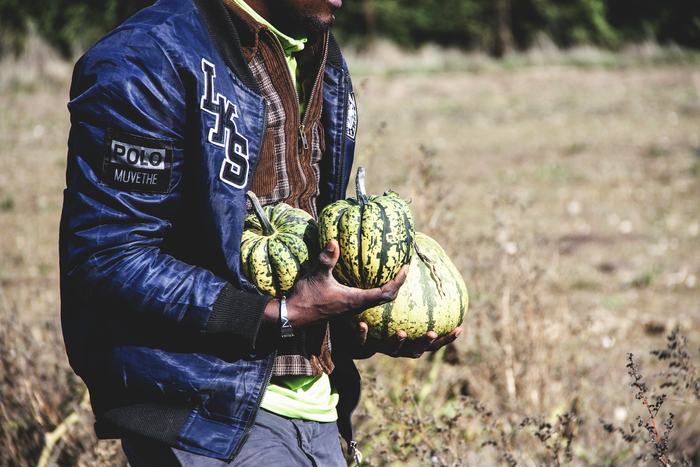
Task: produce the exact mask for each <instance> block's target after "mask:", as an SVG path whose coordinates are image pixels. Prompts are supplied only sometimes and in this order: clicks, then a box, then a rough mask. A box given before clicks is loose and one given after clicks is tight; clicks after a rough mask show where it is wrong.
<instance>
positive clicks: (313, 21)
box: [299, 16, 335, 38]
mask: <svg viewBox="0 0 700 467" xmlns="http://www.w3.org/2000/svg"><path fill="white" fill-rule="evenodd" d="M334 24H335V17H334V16H331V18H330V19H328V20H321V19H320V18H318V17H316V16H306V17H304V18H300V24H299V26H300V29H301V30H302V32H303V33H304V35H306V37H309V38H312V37H315V36H320V35H323V34H325V33H327V32H328V31H330V30H331V29H332V28H333V25H334Z"/></svg>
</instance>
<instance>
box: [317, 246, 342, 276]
mask: <svg viewBox="0 0 700 467" xmlns="http://www.w3.org/2000/svg"><path fill="white" fill-rule="evenodd" d="M338 258H340V248H339V247H338V242H337V241H336V240H331V241H330V242H328V245H326V247H325V248H324V249H323V251H321V254H319V255H318V262H319V264H320V268H321V270H322V271H324V272H326V273H330V272H331V271H333V268H334V267H335V264H336V263H337V262H338Z"/></svg>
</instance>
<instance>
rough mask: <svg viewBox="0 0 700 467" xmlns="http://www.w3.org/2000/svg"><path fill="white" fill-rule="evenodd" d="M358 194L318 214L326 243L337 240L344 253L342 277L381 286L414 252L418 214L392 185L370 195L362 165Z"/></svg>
mask: <svg viewBox="0 0 700 467" xmlns="http://www.w3.org/2000/svg"><path fill="white" fill-rule="evenodd" d="M355 189H356V194H357V197H355V198H348V199H345V200H339V201H336V202H334V203H332V204H330V205H328V206H326V207H325V208H324V209H323V211H321V214H320V216H319V221H318V225H319V240H320V246H321V248H324V247H325V246H326V245H327V244H328V242H329V241H331V240H337V241H338V245H339V246H340V259H339V260H338V263H337V264H336V266H335V269H334V270H333V272H334V274H335V276H336V278H337V279H338V281H339V282H341V283H343V284H345V285H349V286H352V287H359V288H362V289H371V288H374V287H380V286H382V285H384V284H386V283H387V282H389V281H390V280H392V279H393V278H394V277H396V274H397V273H398V272H399V269H401V266H403V265H404V264H408V263H409V262H410V261H411V256H412V255H413V237H414V235H415V230H414V226H413V215H412V213H411V209H410V208H409V207H408V203H406V201H404V200H402V199H401V198H399V195H398V194H397V193H395V192H393V191H388V192H387V193H385V194H384V195H369V196H368V195H367V193H366V192H365V169H364V168H362V167H360V168H358V170H357V177H356V179H355Z"/></svg>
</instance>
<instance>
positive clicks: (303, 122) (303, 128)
mask: <svg viewBox="0 0 700 467" xmlns="http://www.w3.org/2000/svg"><path fill="white" fill-rule="evenodd" d="M270 34H271V35H272V37H274V38H275V42H276V43H277V45H278V46H279V50H280V52H281V53H282V56H284V47H282V43H281V42H280V40H279V38H278V37H277V36H276V35H274V34H273V33H272V32H271V33H270ZM327 57H328V34H326V36H325V38H324V42H323V60H322V61H321V64H320V65H319V67H318V73H317V74H316V80H315V81H314V85H313V87H312V88H311V95H310V96H309V104H310V103H311V101H312V100H313V98H314V95H315V93H316V87H317V86H318V81H319V80H320V79H321V72H322V70H323V68H324V66H325V64H326V60H327ZM285 68H286V70H287V76H289V80H290V81H291V82H292V83H294V82H295V79H294V77H293V76H292V73H291V71H290V70H289V67H288V66H286V63H285ZM294 96H295V97H296V104H297V105H296V107H295V109H296V110H297V113H298V111H299V107H300V106H301V100H300V99H299V92H298V91H297V90H296V86H295V88H294ZM308 110H309V109H308V107H307V108H306V109H305V110H304V117H303V118H301V117H300V119H301V122H300V124H299V139H300V141H301V146H302V147H301V149H299V145H298V144H297V161H296V162H297V168H298V169H299V173H300V174H301V180H302V190H301V193H305V192H306V189H307V185H308V180H307V179H306V174H304V167H303V165H302V163H301V154H302V152H303V151H304V150H307V149H309V141H308V139H307V138H306V119H307V117H308V114H309V112H308Z"/></svg>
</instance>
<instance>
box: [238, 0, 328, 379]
mask: <svg viewBox="0 0 700 467" xmlns="http://www.w3.org/2000/svg"><path fill="white" fill-rule="evenodd" d="M225 3H227V5H228V6H229V8H231V9H232V10H233V11H234V12H235V13H236V14H238V15H239V16H240V17H241V19H243V20H245V21H246V22H247V23H248V27H249V28H250V29H251V32H252V34H253V36H254V37H255V38H256V40H255V41H254V45H255V46H249V47H246V44H243V46H244V51H248V53H249V54H250V56H248V57H247V58H248V59H249V62H248V65H249V66H250V69H251V70H252V72H253V75H254V76H255V78H256V80H257V81H258V85H259V87H260V90H261V93H262V96H263V97H264V98H265V100H266V101H267V103H268V120H267V134H266V135H265V141H264V145H263V148H262V154H261V157H260V162H259V164H258V167H257V169H256V172H255V175H254V177H253V181H252V184H251V190H252V191H253V192H254V193H255V194H256V196H257V197H258V199H259V200H260V204H261V205H263V206H266V205H276V204H279V203H282V202H284V203H287V204H289V205H291V206H293V207H296V208H300V209H303V210H305V211H307V212H309V213H310V214H311V215H313V216H314V218H317V217H318V212H317V208H316V198H317V197H318V194H319V178H320V168H319V164H320V161H321V157H322V154H323V150H324V143H323V141H324V131H323V127H322V125H321V122H320V119H321V111H322V104H323V100H322V87H323V80H321V79H316V77H317V76H320V74H319V73H322V72H323V67H324V66H325V60H326V53H327V51H326V47H325V41H326V40H327V39H325V38H319V39H320V40H319V41H317V43H314V44H307V47H305V50H304V51H303V52H302V53H303V54H304V56H302V57H300V59H299V61H300V63H301V65H300V66H305V68H306V69H307V70H313V71H311V72H310V73H307V75H308V78H306V79H305V85H307V86H311V87H310V88H307V89H310V90H311V91H310V92H309V93H306V94H307V95H310V101H309V102H308V103H307V106H306V110H305V114H304V115H303V116H300V115H299V101H298V98H297V91H296V89H295V87H294V84H293V83H292V81H291V79H290V74H289V71H288V67H287V64H286V62H285V59H284V57H283V55H282V53H281V50H280V47H279V44H278V43H276V41H277V39H276V38H275V37H274V36H273V34H272V33H271V32H270V31H269V30H268V29H267V28H262V27H261V26H260V25H259V23H254V24H251V23H250V22H251V21H253V20H252V18H250V17H249V16H248V15H247V14H246V13H245V12H243V11H242V10H240V9H239V8H238V7H235V6H233V7H232V6H231V5H230V4H229V3H228V2H225ZM256 25H257V26H256ZM242 39H243V38H242ZM319 57H320V59H319ZM314 65H315V66H314ZM302 70H303V68H302ZM302 117H303V120H302ZM302 122H303V127H302ZM301 128H303V131H304V137H305V139H306V145H305V144H304V143H303V138H302V137H301V133H300V130H301ZM252 212H253V211H252V205H251V204H250V201H248V214H249V215H250V214H252ZM332 371H333V363H332V361H331V341H330V327H329V325H328V324H319V325H317V326H314V327H311V328H307V329H305V330H304V331H295V337H293V338H289V339H283V340H282V345H281V346H280V348H279V350H278V356H277V359H276V361H275V366H274V369H273V376H283V375H307V376H318V375H321V374H322V373H327V374H330V373H331V372H332Z"/></svg>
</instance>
